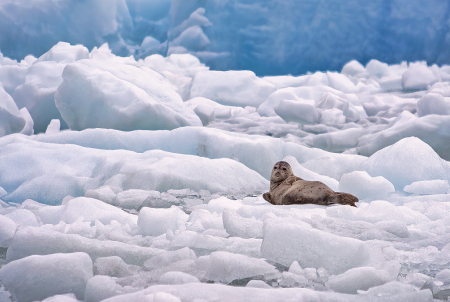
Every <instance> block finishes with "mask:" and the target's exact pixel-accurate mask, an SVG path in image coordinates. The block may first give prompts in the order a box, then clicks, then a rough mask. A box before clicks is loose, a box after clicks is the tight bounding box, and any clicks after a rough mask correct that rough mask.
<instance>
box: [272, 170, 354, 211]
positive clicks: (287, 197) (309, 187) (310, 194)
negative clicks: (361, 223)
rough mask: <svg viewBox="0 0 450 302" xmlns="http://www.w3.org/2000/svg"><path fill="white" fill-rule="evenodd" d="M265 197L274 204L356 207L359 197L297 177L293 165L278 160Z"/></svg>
mask: <svg viewBox="0 0 450 302" xmlns="http://www.w3.org/2000/svg"><path fill="white" fill-rule="evenodd" d="M263 198H264V199H265V200H266V201H268V202H270V203H271V204H274V205H287V204H307V203H311V204H320V205H325V206H326V205H330V204H344V205H351V206H354V207H356V205H355V202H358V198H356V197H355V196H353V195H351V194H348V193H341V192H334V191H333V190H331V189H330V188H329V187H328V186H327V185H326V184H324V183H323V182H320V181H307V180H303V179H301V178H300V177H297V176H295V175H294V173H293V172H292V169H291V166H290V165H289V164H288V163H287V162H284V161H280V162H277V163H276V164H275V165H274V167H273V170H272V174H271V176H270V191H269V192H268V193H265V194H264V195H263Z"/></svg>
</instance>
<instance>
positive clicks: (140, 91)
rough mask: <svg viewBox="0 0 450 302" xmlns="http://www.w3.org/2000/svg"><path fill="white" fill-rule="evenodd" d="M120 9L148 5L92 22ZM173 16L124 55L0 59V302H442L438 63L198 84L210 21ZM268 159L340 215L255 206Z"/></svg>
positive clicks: (448, 175)
mask: <svg viewBox="0 0 450 302" xmlns="http://www.w3.org/2000/svg"><path fill="white" fill-rule="evenodd" d="M19 2H20V1H18V2H17V3H19ZM163 2H164V1H161V3H160V5H161V7H159V9H160V10H159V12H161V11H162V10H163V6H164V3H163ZM172 2H177V1H172ZM20 3H22V2H20ZM177 3H178V5H179V6H180V7H182V6H183V5H188V4H185V2H183V1H178V2H177ZM186 3H187V2H186ZM35 4H36V3H34V2H33V3H31V4H30V5H31V6H30V7H35V6H33V5H35ZM11 5H12V4H11ZM17 5H18V4H17ZM80 5H81V4H80ZM85 5H87V7H90V6H89V5H88V4H85ZM124 5H125V6H126V5H128V7H129V8H130V9H131V10H130V11H129V13H130V14H136V11H138V10H139V9H144V8H146V9H149V11H151V9H150V8H154V9H156V8H155V7H153V6H151V5H150V4H144V3H143V2H142V3H140V2H138V1H126V2H125V1H115V2H113V3H112V4H111V7H108V9H106V7H104V6H103V4H98V7H96V9H100V10H102V12H103V9H104V10H105V12H104V13H106V12H108V11H109V12H111V14H112V15H114V13H113V12H114V8H120V7H123V6H124ZM154 5H156V4H154ZM13 6H14V5H13ZM194 6H195V5H194V4H193V6H192V7H194ZM0 7H3V4H1V5H0ZM11 7H12V6H11ZM77 7H78V6H77ZM82 7H84V6H83V5H81V6H79V8H82ZM20 8H21V9H24V8H23V7H20ZM63 8H64V7H63ZM63 8H61V9H63ZM244 8H245V7H243V8H242V9H244ZM64 9H67V7H66V8H64ZM110 9H112V10H110ZM180 9H181V8H180ZM0 12H1V13H3V11H1V10H0ZM177 12H178V13H179V11H178V10H175V9H173V10H172V12H171V14H172V15H173V16H174V17H173V18H175V19H176V18H182V20H181V19H180V20H181V21H185V22H179V23H178V24H177V25H174V26H173V27H172V29H171V31H170V33H171V34H170V37H168V38H169V39H170V41H169V43H168V44H167V43H166V44H164V43H161V42H163V40H162V39H159V40H157V39H155V38H152V36H151V35H150V34H148V35H146V37H145V40H143V41H140V42H139V44H138V46H136V47H135V48H134V51H135V54H137V56H135V57H133V56H129V57H120V56H117V55H115V54H114V53H113V51H111V50H110V48H109V47H111V48H112V49H113V50H114V52H116V51H117V49H118V45H122V46H124V45H126V43H129V41H128V40H130V39H132V37H130V36H124V37H120V38H119V37H118V36H117V37H116V39H115V40H114V39H113V40H114V41H113V40H111V41H109V42H110V45H108V44H104V45H103V46H100V45H97V43H93V44H89V45H87V46H86V47H85V46H82V45H70V44H69V43H63V42H60V43H58V44H56V45H55V46H54V47H52V48H51V47H48V49H46V50H45V51H42V55H40V56H39V57H38V58H35V57H33V56H28V57H26V58H25V59H24V60H22V61H20V62H17V61H15V60H11V59H9V58H7V57H6V56H4V55H2V56H0V84H1V85H0V279H1V281H0V301H4V300H5V299H9V297H10V296H12V297H13V298H14V299H16V300H17V301H19V302H20V301H34V300H43V301H71V302H74V301H80V300H82V301H110V302H114V301H116V302H117V301H130V300H136V301H231V300H232V301H249V300H253V301H289V300H292V298H293V297H295V299H298V300H308V301H330V300H333V301H380V302H381V301H421V302H422V301H433V299H434V300H445V299H446V298H447V297H448V296H449V289H450V287H449V286H450V273H449V270H448V265H449V263H450V237H449V236H448V234H449V232H450V203H449V202H450V195H449V194H450V185H449V181H450V162H449V161H448V160H450V151H449V150H450V148H449V146H450V140H449V138H450V119H449V113H450V109H449V108H450V107H449V99H448V98H449V97H450V68H449V67H448V66H445V65H444V66H437V65H433V66H428V65H427V64H426V63H425V62H409V63H407V62H403V63H400V64H387V63H383V62H380V61H377V60H371V61H370V62H369V63H368V64H366V65H363V64H361V63H359V62H357V61H350V62H349V63H347V64H346V65H345V66H344V67H343V68H342V71H341V72H334V71H325V72H321V71H317V72H315V73H307V74H304V75H301V76H291V75H289V76H266V77H258V76H257V75H256V74H255V73H254V72H253V71H249V70H226V71H218V70H209V66H207V65H206V64H204V63H202V62H205V58H208V57H209V58H210V59H211V61H210V62H212V61H215V60H216V59H214V58H216V57H222V58H225V57H226V56H227V55H229V54H220V53H218V52H214V51H208V50H206V49H208V47H209V46H208V45H210V44H208V43H212V42H211V41H213V39H212V37H211V36H210V34H211V33H212V32H214V31H209V29H210V28H212V27H214V22H212V20H210V19H208V18H207V10H206V11H205V9H201V8H195V10H194V11H193V12H190V13H189V14H187V15H185V16H178V15H177ZM75 15H76V14H75ZM99 16H100V15H99ZM101 16H103V17H104V18H106V19H104V18H100V19H98V22H99V23H102V22H103V21H105V20H109V19H108V18H109V17H108V16H109V15H108V16H104V15H101ZM122 17H123V18H125V19H120V20H118V21H117V22H119V23H120V24H121V26H125V25H124V24H128V25H129V26H137V24H141V25H140V26H143V25H142V24H144V23H145V22H144V21H145V20H143V19H139V18H137V19H133V20H134V21H132V19H129V20H128V19H127V18H128V16H127V15H126V14H125V15H124V16H122ZM183 18H184V19H183ZM126 19H127V20H128V21H126ZM5 22H6V21H5ZM72 22H74V24H75V25H77V26H76V28H78V29H80V30H81V29H83V27H82V24H80V23H77V22H75V20H74V21H72ZM105 22H106V21H105ZM127 22H130V23H127ZM142 22H144V23H142ZM155 22H156V21H155ZM164 22H166V21H164ZM167 22H168V21H167ZM131 24H133V25H131ZM128 25H127V26H128ZM153 25H154V26H155V28H156V27H158V26H159V27H161V26H162V27H164V26H167V25H163V24H160V23H157V22H156V23H154V24H153ZM2 26H4V23H2V21H0V28H3V27H2ZM104 26H105V27H104V30H105V32H104V33H107V32H108V29H111V28H114V26H113V25H111V24H109V23H108V22H107V23H105V24H104ZM111 26H112V27H111ZM162 27H161V28H162ZM81 32H84V31H81ZM113 32H115V30H113ZM101 37H104V36H103V35H102V36H101ZM101 37H100V36H99V37H97V38H98V39H97V40H96V41H97V42H98V41H100V42H105V41H103V40H104V38H101ZM88 38H89V37H86V39H88ZM110 38H111V37H110ZM166 38H167V37H166ZM1 39H2V38H0V43H2V41H3V40H1ZM105 39H106V38H105ZM111 39H112V38H111ZM121 39H122V40H121ZM152 39H153V40H152ZM130 41H131V40H130ZM208 41H209V42H208ZM55 43H56V42H55ZM133 43H134V42H133ZM94 44H95V46H97V47H94V48H93V46H94ZM102 44H103V43H102ZM128 46H129V45H128ZM128 46H127V47H128ZM124 47H125V46H124ZM88 48H89V49H91V50H90V51H89V49H88ZM166 48H167V49H166ZM127 49H128V48H127ZM156 49H159V50H158V51H156ZM164 49H166V51H167V53H164ZM187 52H188V53H187ZM155 53H160V54H155ZM161 54H164V55H166V54H168V55H167V56H162V55H161ZM199 58H200V60H199ZM215 62H217V61H215ZM311 71H314V70H311ZM280 160H284V161H287V162H289V163H290V165H291V166H292V169H293V171H294V173H295V175H297V176H298V177H301V178H303V179H305V180H311V181H322V182H324V183H325V184H327V185H328V186H329V187H330V188H331V189H333V190H335V191H341V192H348V193H351V194H354V195H355V196H357V197H358V198H359V199H360V201H359V202H358V203H357V207H350V206H343V205H332V206H329V207H324V206H319V205H309V204H307V205H286V206H273V205H271V204H269V203H267V202H266V201H264V199H263V198H262V193H264V192H267V191H268V190H269V178H270V174H271V170H272V167H273V165H274V164H275V163H276V162H278V161H280ZM69 264H70V265H69ZM6 301H8V300H6Z"/></svg>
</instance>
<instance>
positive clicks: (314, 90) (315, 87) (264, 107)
mask: <svg viewBox="0 0 450 302" xmlns="http://www.w3.org/2000/svg"><path fill="white" fill-rule="evenodd" d="M312 79H313V78H312V77H311V78H309V80H312ZM305 84H306V83H305ZM309 84H310V85H305V86H301V87H286V88H281V89H278V90H276V91H274V92H273V93H272V94H270V95H269V96H268V97H267V100H265V101H264V102H263V103H262V104H261V105H260V106H259V107H258V113H259V114H260V115H261V116H276V115H277V113H276V112H275V107H277V106H279V105H280V103H281V102H282V101H284V100H290V101H295V102H296V101H302V100H312V101H314V102H317V103H318V102H319V101H320V100H321V98H322V97H323V95H324V94H325V93H327V92H330V93H332V94H334V95H336V96H338V97H341V98H343V99H350V100H352V101H356V98H357V97H356V96H355V95H351V94H345V93H343V92H341V91H338V90H336V89H333V88H331V87H329V86H327V85H328V83H326V84H324V83H322V82H319V83H309ZM355 97H356V98H355Z"/></svg>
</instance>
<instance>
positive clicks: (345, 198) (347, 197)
mask: <svg viewBox="0 0 450 302" xmlns="http://www.w3.org/2000/svg"><path fill="white" fill-rule="evenodd" d="M335 196H336V197H337V202H336V203H340V204H344V205H349V206H352V207H356V205H355V202H358V201H359V199H358V198H357V197H356V196H353V195H352V194H348V193H343V192H336V193H335Z"/></svg>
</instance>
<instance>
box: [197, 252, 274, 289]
mask: <svg viewBox="0 0 450 302" xmlns="http://www.w3.org/2000/svg"><path fill="white" fill-rule="evenodd" d="M277 273H278V270H277V269H276V268H275V267H274V266H272V265H270V264H268V263H267V262H265V261H264V260H262V259H254V258H250V257H248V256H245V255H240V254H233V253H228V252H222V251H221V252H213V253H211V255H210V256H209V268H208V270H207V272H206V275H205V278H206V279H208V280H211V281H219V282H222V283H230V282H231V281H233V280H238V279H243V278H249V277H254V276H264V275H266V274H277Z"/></svg>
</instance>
